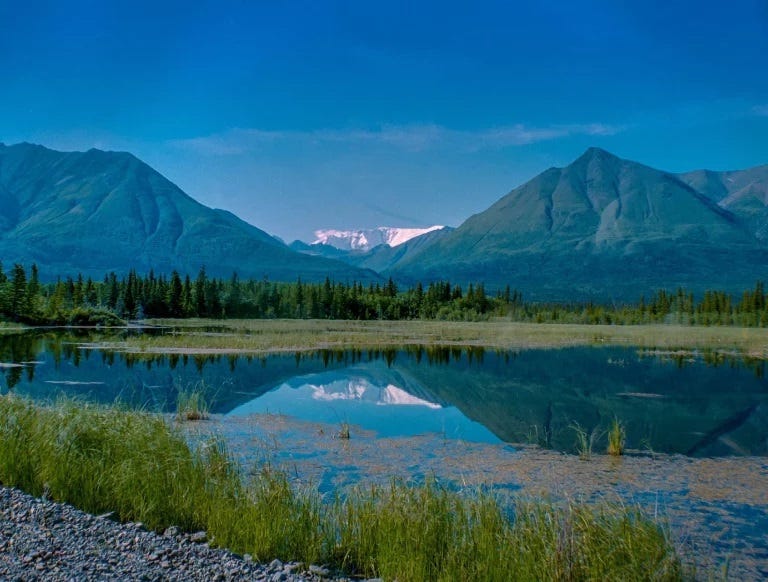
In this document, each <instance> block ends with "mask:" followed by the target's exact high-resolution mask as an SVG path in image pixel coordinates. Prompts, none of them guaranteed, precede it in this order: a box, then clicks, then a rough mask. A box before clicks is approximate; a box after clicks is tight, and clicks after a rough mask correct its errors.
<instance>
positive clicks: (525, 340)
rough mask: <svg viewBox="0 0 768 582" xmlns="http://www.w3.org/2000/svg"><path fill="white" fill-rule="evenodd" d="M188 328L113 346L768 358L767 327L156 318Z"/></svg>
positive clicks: (162, 349)
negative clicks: (640, 352) (637, 351)
mask: <svg viewBox="0 0 768 582" xmlns="http://www.w3.org/2000/svg"><path fill="white" fill-rule="evenodd" d="M149 323H151V324H154V325H165V326H172V327H178V328H183V329H181V330H180V331H178V332H177V333H169V334H165V335H154V336H150V335H142V336H135V337H129V338H128V339H126V340H125V341H121V342H112V343H109V344H100V345H106V346H108V347H112V348H116V349H123V350H128V351H136V352H173V351H177V352H187V353H227V352H229V353H238V352H253V353H269V352H279V351H301V350H314V349H323V348H330V349H337V348H338V349H342V348H360V349H366V348H381V347H387V346H402V345H407V344H408V345H461V346H484V347H488V348H496V349H525V348H558V347H566V346H577V345H606V346H608V345H616V346H638V347H642V348H648V349H661V350H694V349H701V350H716V351H724V352H731V351H733V352H738V353H740V354H743V355H746V356H749V357H755V358H766V357H768V330H766V329H761V328H740V327H700V326H699V327H692V326H681V325H637V326H613V325H576V324H535V323H512V322H507V321H489V322H476V323H475V322H443V321H336V320H225V321H217V320H157V321H151V322H149Z"/></svg>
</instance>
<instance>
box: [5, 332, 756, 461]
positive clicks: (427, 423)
mask: <svg viewBox="0 0 768 582" xmlns="http://www.w3.org/2000/svg"><path fill="white" fill-rule="evenodd" d="M122 333H130V332H122ZM104 337H108V336H103V335H100V336H94V335H93V334H92V333H90V332H86V331H79V332H78V331H52V330H49V331H34V332H25V333H11V334H4V335H0V372H1V373H2V378H3V379H2V383H0V390H2V392H3V393H5V392H8V391H13V392H15V393H17V394H22V395H26V396H29V397H31V398H34V399H36V400H52V399H56V398H58V397H60V396H62V395H64V396H68V397H76V398H82V399H85V400H89V401H96V402H101V403H112V402H115V401H119V402H122V403H124V404H127V405H129V406H138V407H142V408H145V409H148V410H152V411H159V412H172V411H174V410H175V407H176V398H177V395H178V392H179V391H183V390H203V391H204V392H205V395H206V398H207V400H208V401H209V403H210V406H211V411H212V412H214V413H220V414H225V415H233V416H237V415H246V414H251V413H263V412H272V413H280V414H285V415H288V416H291V417H294V418H297V419H301V420H306V421H312V422H320V423H327V424H336V425H340V424H343V423H344V424H350V425H354V426H358V427H361V428H362V429H366V430H371V431H374V432H375V433H376V434H378V435H380V436H382V437H394V436H416V435H421V434H428V433H434V434H440V435H442V437H443V438H448V439H460V440H464V441H470V442H488V443H492V442H504V443H513V444H520V443H524V444H538V445H541V446H544V447H546V448H550V449H555V450H559V451H565V452H574V451H575V430H574V425H575V424H578V425H579V426H581V427H583V428H584V429H585V430H586V431H587V432H589V431H592V430H594V431H596V434H601V431H605V430H606V429H607V428H608V426H609V425H610V423H611V421H612V420H613V419H614V418H616V419H619V420H620V421H621V422H622V423H623V424H624V425H625V426H626V429H627V446H628V448H629V449H634V450H640V451H654V452H662V453H680V454H685V455H689V456H701V457H707V456H724V455H763V456H764V455H766V454H768V380H766V378H765V362H764V361H762V360H745V359H741V358H739V357H736V356H734V357H725V356H723V355H721V354H713V353H705V352H655V351H653V350H650V351H648V350H646V351H639V350H637V349H634V348H594V347H576V348H561V349H547V350H526V351H520V352H509V351H492V350H484V349H482V348H476V347H475V348H457V347H453V348H440V347H434V348H425V347H406V348H402V349H397V350H395V349H391V350H383V351H382V350H371V351H367V350H366V351H363V350H347V351H327V350H325V351H317V352H307V353H303V352H302V353H296V354H279V355H268V356H261V357H253V356H243V355H232V356H224V355H216V356H211V355H179V354H172V355H158V354H153V355H140V354H129V353H122V352H114V351H102V350H98V349H92V348H91V347H89V346H88V345H87V344H88V343H89V342H91V341H92V340H94V339H103V338H104ZM598 442H599V441H598Z"/></svg>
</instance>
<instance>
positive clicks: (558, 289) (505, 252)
mask: <svg viewBox="0 0 768 582" xmlns="http://www.w3.org/2000/svg"><path fill="white" fill-rule="evenodd" d="M725 199H726V198H723V197H721V198H720V200H718V199H717V197H713V196H709V195H705V194H704V193H702V192H700V191H698V190H697V189H695V188H694V187H692V186H691V185H689V184H688V183H686V182H685V181H683V180H681V179H680V178H678V177H676V176H674V175H672V174H669V173H666V172H662V171H659V170H655V169H653V168H649V167H647V166H643V165H641V164H638V163H635V162H631V161H627V160H622V159H620V158H618V157H616V156H613V155H612V154H610V153H608V152H606V151H604V150H600V149H597V148H591V149H589V150H587V151H586V152H585V153H584V154H583V155H582V156H581V157H580V158H578V159H577V160H576V161H575V162H573V163H572V164H571V165H569V166H567V167H565V168H551V169H549V170H547V171H545V172H543V173H542V174H540V175H539V176H537V177H535V178H534V179H532V180H531V181H529V182H527V183H526V184H523V185H522V186H520V187H518V188H515V189H514V190H512V191H511V192H510V193H509V194H507V195H506V196H504V197H503V198H501V199H500V200H499V201H498V202H496V203H495V204H494V205H492V206H491V207H490V208H489V209H488V210H486V211H484V212H482V213H480V214H477V215H475V216H472V217H471V218H469V219H468V220H467V221H466V222H464V223H463V224H462V225H461V226H460V227H459V228H457V229H456V230H454V231H453V232H450V233H448V234H446V235H445V236H444V237H442V238H440V240H439V241H437V242H436V243H435V244H432V245H430V246H429V247H427V248H425V249H424V250H422V251H420V252H414V253H410V254H409V255H408V256H406V257H405V258H404V259H403V260H402V261H399V262H398V263H396V264H395V265H393V266H392V268H391V269H390V270H389V274H392V275H394V276H399V277H401V278H406V279H412V280H415V279H424V280H430V279H438V278H443V279H444V278H450V279H451V280H453V281H456V282H471V281H484V282H485V283H486V284H487V285H488V286H489V287H491V288H493V287H500V286H502V285H506V284H510V285H512V286H515V287H517V288H520V289H522V290H523V291H524V292H526V293H528V296H529V297H535V298H542V299H547V298H555V299H568V298H589V297H594V298H617V299H622V298H627V299H636V298H637V297H638V296H639V294H640V293H648V292H649V291H651V290H653V289H655V288H659V287H676V286H678V285H682V286H685V287H688V288H691V289H694V290H701V289H704V288H718V289H729V290H737V289H738V290H740V289H742V288H744V287H746V286H750V285H752V284H753V283H754V281H755V280H756V279H757V278H761V277H762V278H764V277H765V276H766V275H768V272H766V265H768V251H766V247H765V246H764V245H763V244H762V243H761V242H760V241H759V240H758V238H756V237H755V236H754V232H755V228H754V225H753V224H751V223H750V221H749V220H748V219H747V218H746V217H745V213H744V212H743V211H742V210H741V208H736V207H735V206H736V205H731V206H729V205H724V204H723V203H722V201H723V200H725Z"/></svg>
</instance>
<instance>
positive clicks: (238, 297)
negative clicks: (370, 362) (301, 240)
mask: <svg viewBox="0 0 768 582" xmlns="http://www.w3.org/2000/svg"><path fill="white" fill-rule="evenodd" d="M492 316H493V317H507V318H509V319H512V320H515V321H535V322H541V323H544V322H562V323H604V324H639V323H659V322H668V323H681V324H689V325H697V324H698V325H744V326H765V325H768V301H767V298H766V294H765V290H764V288H763V284H762V283H761V282H758V283H757V284H756V285H755V288H754V289H752V290H749V291H745V292H744V293H743V294H742V296H741V298H740V299H739V300H734V298H733V297H732V296H731V295H729V294H727V293H723V292H719V291H707V292H705V293H704V295H703V297H702V298H701V299H700V300H698V301H697V300H696V299H695V298H694V296H693V294H691V293H688V292H686V291H684V290H682V289H679V290H677V291H676V292H674V293H670V292H667V291H663V290H662V291H658V292H657V293H656V294H654V296H653V297H651V298H650V299H648V300H646V299H645V298H644V297H641V298H640V300H639V301H638V302H637V303H636V304H622V305H615V304H614V305H602V304H596V303H567V304H563V303H531V302H525V301H523V297H522V294H521V293H520V292H519V291H516V290H513V289H510V287H509V286H507V287H506V288H505V289H504V290H502V291H499V292H498V293H496V294H495V295H488V294H486V292H485V288H484V286H483V285H482V284H476V285H472V284H470V285H469V286H467V287H466V288H462V287H461V286H460V285H455V284H451V283H450V282H447V281H438V282H434V283H430V284H429V285H427V286H423V285H422V284H421V283H418V284H417V285H415V286H413V287H410V288H408V289H400V288H399V287H398V286H397V284H396V283H395V282H394V281H392V279H389V280H388V281H387V282H386V283H384V284H378V283H376V284H369V285H363V284H362V283H358V282H355V283H351V284H348V283H339V282H333V281H331V280H329V279H326V280H325V282H323V283H305V282H302V281H301V280H298V281H296V282H295V283H278V282H270V281H266V280H263V281H254V280H245V281H243V280H240V279H239V278H238V276H237V275H236V274H234V275H233V276H232V277H231V278H230V279H228V280H222V279H217V278H215V277H208V276H207V274H206V272H205V269H201V270H200V272H199V273H198V274H197V276H196V277H195V278H194V279H191V278H190V277H189V276H185V277H184V278H182V277H181V276H180V275H179V273H177V272H175V271H174V272H173V273H172V274H171V275H170V276H169V277H166V276H164V275H155V274H154V273H152V272H150V273H149V274H148V275H146V276H141V275H138V274H137V273H136V272H135V271H131V272H130V273H129V274H128V276H126V277H120V278H119V277H117V276H116V275H115V274H114V273H111V274H109V275H107V276H106V277H104V279H103V280H101V281H93V280H92V279H90V278H87V279H85V278H83V276H82V275H78V276H77V277H75V278H71V277H67V278H66V279H64V280H59V281H57V282H56V283H50V284H41V283H40V276H39V272H38V269H37V267H36V266H35V265H32V267H31V268H30V269H29V272H27V270H26V269H25V268H24V266H23V265H19V264H15V265H13V268H12V269H11V270H10V271H9V272H7V273H6V272H5V271H4V269H3V265H2V263H1V262H0V318H5V319H11V320H14V321H22V322H27V323H56V324H89V323H90V324H98V323H102V324H109V323H115V322H117V320H118V319H143V318H167V317H172V318H189V317H213V318H256V319H263V318H299V319H300V318H311V319H357V320H375V319H389V320H395V319H443V320H467V321H472V320H482V319H488V318H490V317H492Z"/></svg>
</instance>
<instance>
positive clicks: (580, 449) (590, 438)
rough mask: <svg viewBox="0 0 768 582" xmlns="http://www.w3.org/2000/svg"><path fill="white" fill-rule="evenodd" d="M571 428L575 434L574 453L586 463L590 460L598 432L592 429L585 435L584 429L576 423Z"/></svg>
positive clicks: (598, 435)
mask: <svg viewBox="0 0 768 582" xmlns="http://www.w3.org/2000/svg"><path fill="white" fill-rule="evenodd" d="M571 428H572V429H573V432H574V433H575V434H576V452H577V453H578V454H579V458H580V459H581V460H583V461H588V460H589V459H591V458H592V451H593V449H594V446H595V441H596V440H597V439H598V438H599V437H600V434H599V432H598V431H597V430H595V429H593V430H591V431H589V433H587V431H586V429H584V427H582V426H581V425H580V424H579V423H578V422H573V423H572V424H571Z"/></svg>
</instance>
